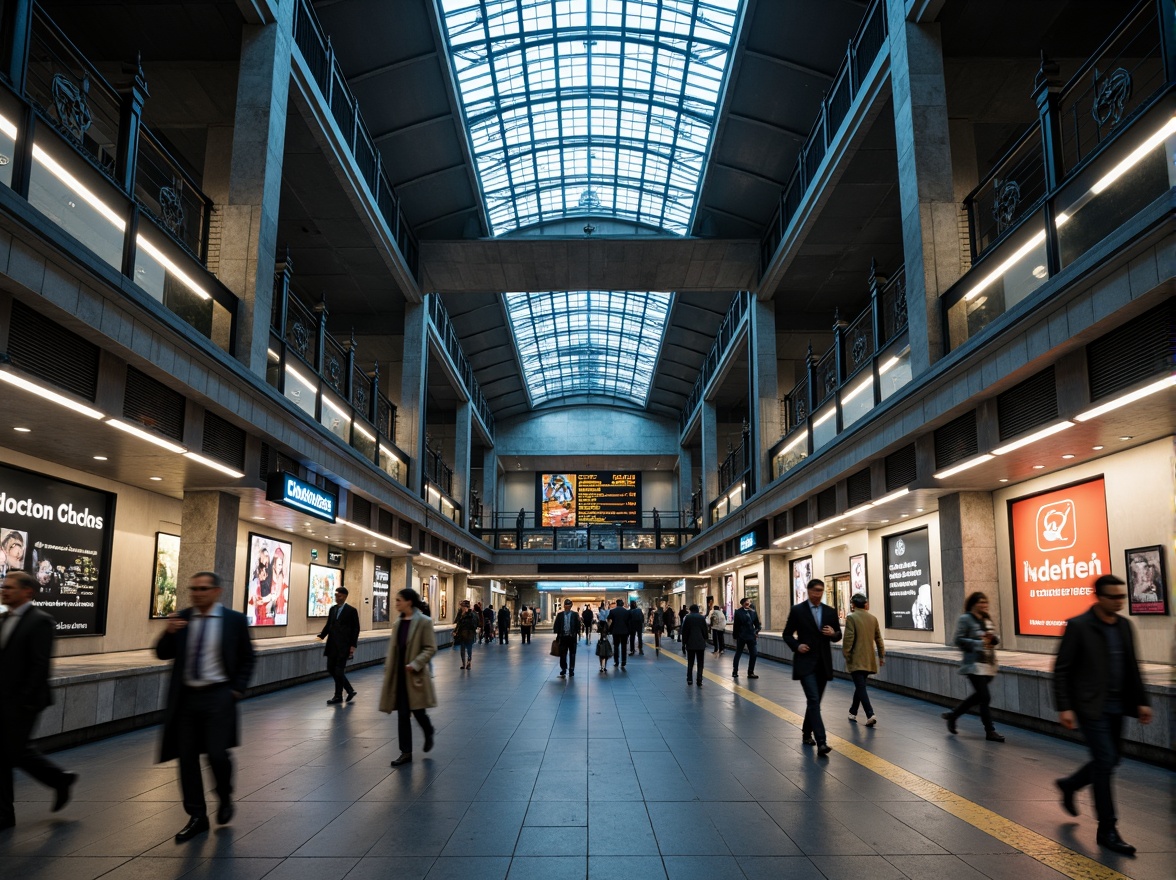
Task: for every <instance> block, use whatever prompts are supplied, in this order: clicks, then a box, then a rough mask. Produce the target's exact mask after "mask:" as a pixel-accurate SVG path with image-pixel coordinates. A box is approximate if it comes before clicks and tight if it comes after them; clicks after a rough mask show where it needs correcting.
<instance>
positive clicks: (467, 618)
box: [453, 599, 482, 669]
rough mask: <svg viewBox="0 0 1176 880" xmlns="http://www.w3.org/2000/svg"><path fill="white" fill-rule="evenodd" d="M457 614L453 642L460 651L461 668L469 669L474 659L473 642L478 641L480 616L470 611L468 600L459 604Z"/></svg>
mask: <svg viewBox="0 0 1176 880" xmlns="http://www.w3.org/2000/svg"><path fill="white" fill-rule="evenodd" d="M460 609H461V610H459V611H458V613H457V620H455V621H454V622H453V640H454V641H455V642H457V646H458V648H459V649H460V650H461V668H462V669H469V668H470V662H471V661H472V660H473V659H474V642H476V641H477V640H478V627H479V626H481V623H482V615H481V614H480V613H479V612H475V611H473V610H471V609H470V600H469V599H466V600H465V601H463V602H462V603H461V606H460Z"/></svg>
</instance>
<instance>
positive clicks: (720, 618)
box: [708, 605, 727, 654]
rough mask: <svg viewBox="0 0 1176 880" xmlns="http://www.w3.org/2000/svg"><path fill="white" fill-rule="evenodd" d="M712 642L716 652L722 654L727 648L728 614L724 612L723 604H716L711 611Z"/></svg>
mask: <svg viewBox="0 0 1176 880" xmlns="http://www.w3.org/2000/svg"><path fill="white" fill-rule="evenodd" d="M708 622H709V623H710V628H711V644H712V645H713V646H714V651H712V653H714V654H722V653H723V652H725V651H726V650H727V615H726V614H724V613H723V606H722V605H716V606H714V607H713V608H712V609H711V613H710V620H709V621H708Z"/></svg>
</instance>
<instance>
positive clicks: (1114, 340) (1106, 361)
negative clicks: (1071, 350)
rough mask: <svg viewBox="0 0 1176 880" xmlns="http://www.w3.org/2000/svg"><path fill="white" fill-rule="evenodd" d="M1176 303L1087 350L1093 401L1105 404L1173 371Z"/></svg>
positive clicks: (1165, 304) (1175, 301)
mask: <svg viewBox="0 0 1176 880" xmlns="http://www.w3.org/2000/svg"><path fill="white" fill-rule="evenodd" d="M1174 346H1176V299H1169V300H1168V301H1167V302H1165V303H1163V304H1162V305H1160V306H1157V307H1156V308H1154V309H1152V310H1151V311H1149V312H1145V313H1144V314H1142V315H1140V316H1139V317H1138V318H1133V319H1132V320H1130V321H1128V322H1127V323H1126V324H1124V325H1123V326H1122V327H1119V328H1117V329H1115V330H1112V331H1111V332H1110V333H1108V334H1106V335H1105V336H1103V337H1101V338H1099V339H1096V340H1095V341H1094V342H1092V343H1090V345H1088V346H1086V365H1087V370H1088V372H1089V374H1090V399H1091V401H1092V402H1096V401H1099V400H1102V399H1103V398H1104V397H1110V396H1111V395H1112V394H1116V393H1118V392H1120V391H1123V390H1124V389H1126V388H1130V387H1131V386H1132V385H1135V384H1137V383H1139V382H1141V381H1143V380H1144V379H1149V378H1151V377H1152V376H1155V375H1157V374H1159V373H1166V372H1169V371H1171V369H1172V352H1173V348H1174Z"/></svg>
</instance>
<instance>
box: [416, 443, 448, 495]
mask: <svg viewBox="0 0 1176 880" xmlns="http://www.w3.org/2000/svg"><path fill="white" fill-rule="evenodd" d="M422 465H423V467H422V471H423V473H424V476H425V479H427V480H428V481H429V482H431V483H432V484H433V485H434V486H436V487H437V488H438V489H440V490H441V491H442V492H444V493H445V494H446V495H448V496H449V497H450V498H452V497H453V468H451V467H450V466H449V465H447V464H446V463H445V459H444V458H443V457H442V455H441V450H439V449H433V447H432V446H430V445H429V442H428V440H426V441H425V455H424V460H423V462H422Z"/></svg>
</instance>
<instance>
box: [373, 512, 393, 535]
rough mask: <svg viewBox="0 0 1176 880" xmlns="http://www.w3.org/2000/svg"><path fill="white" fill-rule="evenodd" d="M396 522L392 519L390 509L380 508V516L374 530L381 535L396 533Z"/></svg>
mask: <svg viewBox="0 0 1176 880" xmlns="http://www.w3.org/2000/svg"><path fill="white" fill-rule="evenodd" d="M395 529H396V524H395V522H394V521H393V519H392V511H390V510H384V508H382V507H381V508H380V518H379V520H378V521H377V523H376V531H377V532H379V533H380V534H381V535H388V536H389V537H391V536H392V535H394V534H396V531H395Z"/></svg>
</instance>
